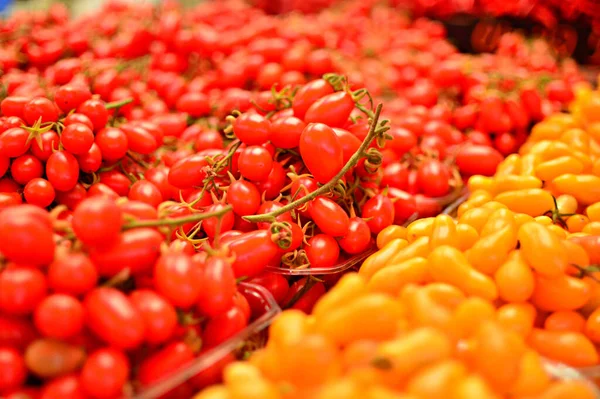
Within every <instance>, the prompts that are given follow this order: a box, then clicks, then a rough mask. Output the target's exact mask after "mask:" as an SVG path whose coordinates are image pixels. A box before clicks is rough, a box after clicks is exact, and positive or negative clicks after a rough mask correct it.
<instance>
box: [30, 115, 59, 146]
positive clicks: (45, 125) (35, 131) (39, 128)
mask: <svg viewBox="0 0 600 399" xmlns="http://www.w3.org/2000/svg"><path fill="white" fill-rule="evenodd" d="M55 126H56V123H55V122H42V117H41V116H40V117H39V118H38V120H37V121H36V122H35V123H34V124H33V126H26V125H21V128H22V129H24V130H25V131H27V132H28V133H29V137H28V138H27V143H28V144H29V143H30V142H31V140H35V142H36V144H37V145H38V146H39V148H40V149H41V148H43V146H44V144H43V142H42V135H43V134H44V133H47V132H49V131H50V130H52V129H53V128H54V127H55ZM60 149H61V145H60V144H59V148H58V149H57V150H60ZM54 151H56V150H55V149H54V148H52V152H54Z"/></svg>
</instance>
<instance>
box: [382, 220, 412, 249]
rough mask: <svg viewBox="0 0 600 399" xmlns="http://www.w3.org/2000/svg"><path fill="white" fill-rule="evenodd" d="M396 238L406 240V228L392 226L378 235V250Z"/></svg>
mask: <svg viewBox="0 0 600 399" xmlns="http://www.w3.org/2000/svg"><path fill="white" fill-rule="evenodd" d="M395 238H406V227H404V226H396V225H391V226H388V227H386V228H385V229H383V230H381V231H380V232H379V234H377V248H378V249H381V248H383V247H385V246H386V245H387V243H388V242H390V241H392V240H393V239H395Z"/></svg>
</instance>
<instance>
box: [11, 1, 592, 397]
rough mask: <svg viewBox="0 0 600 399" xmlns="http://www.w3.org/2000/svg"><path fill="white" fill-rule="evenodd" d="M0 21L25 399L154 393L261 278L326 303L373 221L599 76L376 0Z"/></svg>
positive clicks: (260, 305)
mask: <svg viewBox="0 0 600 399" xmlns="http://www.w3.org/2000/svg"><path fill="white" fill-rule="evenodd" d="M342 27H343V29H342ZM0 36H1V38H2V43H3V45H2V48H1V49H0V68H1V70H2V71H3V74H2V75H1V76H0V86H1V92H0V98H1V102H0V112H1V114H0V115H1V116H0V397H3V398H7V399H17V398H26V397H27V398H41V399H55V398H75V399H83V398H92V399H108V398H119V397H121V396H123V395H125V396H128V395H132V394H133V393H134V392H139V391H140V390H143V389H145V388H148V387H149V386H152V385H153V384H154V383H156V382H158V381H160V380H161V379H163V378H164V377H165V376H167V375H169V374H171V373H172V372H173V371H175V370H178V369H180V368H182V367H185V366H186V365H188V364H190V363H191V362H193V361H194V360H195V359H198V358H200V357H202V356H203V355H204V354H206V353H207V352H208V351H211V350H213V349H214V348H218V347H219V345H222V344H223V343H224V342H227V341H228V340H229V339H231V338H232V337H235V336H236V334H238V333H240V332H241V331H243V330H244V329H245V328H246V327H247V326H248V324H249V323H250V322H252V320H255V319H257V318H259V317H260V316H261V315H262V314H264V313H265V311H266V310H268V308H269V303H268V301H266V300H265V299H264V298H260V297H259V296H256V295H254V294H253V293H252V290H251V289H250V288H249V287H252V286H253V285H258V286H262V287H264V288H266V290H268V291H269V293H270V294H271V295H272V296H273V298H274V300H275V301H276V302H277V303H278V304H279V305H280V306H281V307H284V308H290V307H293V308H297V309H301V310H305V311H307V312H308V311H310V310H311V308H312V306H313V305H314V303H315V301H316V300H317V299H318V298H319V297H320V296H321V295H323V293H324V292H325V291H326V289H327V287H329V286H331V284H333V283H335V281H336V280H337V278H339V274H336V273H334V272H335V271H338V270H341V269H343V266H344V265H346V264H349V262H352V261H353V260H356V259H357V258H359V257H361V256H364V255H365V254H367V253H369V251H370V250H371V249H372V248H373V241H374V236H375V235H376V234H377V233H379V232H380V231H381V230H383V229H384V228H386V227H388V226H390V225H391V224H403V223H405V222H407V221H408V220H411V219H413V218H415V217H426V216H433V215H436V214H438V213H440V212H441V211H442V210H443V208H444V206H446V205H447V204H448V203H449V202H451V201H452V200H454V199H455V198H457V197H458V196H459V195H461V193H462V189H463V186H464V183H463V180H464V178H466V177H468V176H470V175H473V174H483V175H488V176H489V175H492V174H493V173H494V172H495V169H496V166H497V165H498V164H499V163H500V162H501V161H502V159H503V157H504V156H505V155H508V154H510V153H511V152H514V151H515V150H516V149H517V148H518V146H519V144H520V143H522V142H523V140H525V138H526V134H527V130H528V128H529V126H530V124H531V123H533V122H535V121H538V120H540V119H542V118H543V117H544V116H545V115H547V114H549V113H551V112H553V111H555V110H558V109H561V108H562V107H564V106H565V104H566V103H568V102H569V101H570V99H571V98H572V96H573V92H572V86H573V85H574V84H575V83H577V82H579V81H581V77H580V75H579V72H578V70H577V67H576V66H575V65H574V64H573V63H572V62H570V61H569V60H557V59H554V58H552V56H551V55H550V53H548V54H546V53H544V49H545V48H546V47H544V45H543V43H542V42H533V48H529V47H527V45H526V44H525V41H524V40H523V39H522V38H520V37H515V36H511V37H507V38H506V39H505V45H504V46H503V47H502V51H499V52H498V53H497V54H487V55H484V56H477V57H475V56H467V55H462V54H459V53H458V52H457V51H456V50H455V49H454V47H453V46H452V45H451V44H450V43H449V42H448V40H447V39H446V37H445V32H444V29H443V28H442V27H441V26H440V25H439V24H437V23H435V22H432V21H429V20H426V19H418V20H410V19H408V18H407V17H406V16H404V15H403V14H401V13H399V12H396V11H395V10H392V9H388V8H386V7H383V6H373V5H370V4H368V3H367V2H361V1H357V2H350V3H349V4H348V5H346V6H345V7H343V8H340V9H337V10H336V11H330V10H326V11H324V12H322V13H319V14H315V15H310V16H308V15H297V14H294V15H288V16H282V17H272V16H268V15H266V14H265V13H263V11H261V10H260V9H258V8H255V7H250V6H247V5H245V4H244V3H240V2H237V1H230V2H207V3H206V4H202V5H199V6H197V7H196V8H194V9H189V10H187V9H186V10H184V9H182V8H180V7H179V6H178V5H177V4H176V3H174V2H164V3H163V4H162V5H161V6H159V7H158V8H153V7H152V6H150V5H148V4H146V3H144V2H139V3H122V2H119V1H109V2H108V3H107V4H106V5H105V6H104V8H103V9H102V10H101V11H99V12H98V13H96V14H94V15H90V16H86V17H82V18H77V19H70V18H69V16H68V13H67V11H66V9H64V8H63V7H62V6H53V7H52V8H51V9H50V10H49V11H47V12H27V13H21V14H15V15H14V16H12V17H11V18H9V19H7V20H5V21H2V22H1V23H0ZM527 51H533V52H537V53H536V54H538V56H537V58H535V57H534V58H532V57H530V58H527V61H525V60H524V59H523V58H522V57H519V56H515V55H523V54H525V53H526V52H527ZM524 52H525V53H524ZM526 54H529V53H526ZM492 72H493V73H492ZM382 104H383V107H382ZM290 274H292V275H293V274H305V275H306V274H308V275H309V276H307V277H304V278H300V279H298V278H288V277H286V275H290ZM242 282H244V283H243V284H241V283H242ZM232 359H233V357H232V356H228V357H225V358H223V359H222V361H220V362H217V363H215V364H213V365H212V366H211V367H209V368H207V369H205V370H203V371H202V372H201V373H198V374H197V375H195V376H193V378H191V379H190V380H189V381H188V382H187V383H186V384H184V385H182V386H180V387H179V388H178V389H177V390H176V391H173V392H170V393H169V394H168V395H167V396H164V397H172V398H181V397H190V396H191V395H192V393H193V392H196V391H198V390H200V389H202V388H204V387H206V386H207V385H210V384H212V383H214V382H216V381H217V380H218V378H219V374H220V370H221V368H222V367H223V366H224V365H225V364H226V363H227V362H228V361H231V360H232Z"/></svg>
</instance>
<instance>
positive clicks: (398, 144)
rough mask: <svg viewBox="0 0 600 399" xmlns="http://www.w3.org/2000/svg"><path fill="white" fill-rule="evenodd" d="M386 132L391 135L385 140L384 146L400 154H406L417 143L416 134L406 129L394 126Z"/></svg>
mask: <svg viewBox="0 0 600 399" xmlns="http://www.w3.org/2000/svg"><path fill="white" fill-rule="evenodd" d="M386 133H387V134H389V135H390V136H391V139H390V140H388V141H386V143H385V148H386V149H388V148H389V149H391V150H393V151H394V152H395V153H396V154H398V155H400V156H402V155H404V154H406V153H407V152H409V151H410V150H412V149H413V148H414V147H416V145H417V136H415V134H414V133H412V132H411V131H410V130H408V129H404V128H401V127H394V128H392V129H390V130H388V131H387V132H386Z"/></svg>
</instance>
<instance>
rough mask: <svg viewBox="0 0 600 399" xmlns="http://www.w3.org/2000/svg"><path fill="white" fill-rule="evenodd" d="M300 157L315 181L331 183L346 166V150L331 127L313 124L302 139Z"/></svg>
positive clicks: (307, 128) (303, 133)
mask: <svg viewBox="0 0 600 399" xmlns="http://www.w3.org/2000/svg"><path fill="white" fill-rule="evenodd" d="M300 155H301V156H302V160H303V161H304V163H305V164H306V167H307V168H308V170H309V171H310V173H312V175H313V176H314V178H315V180H316V181H317V182H319V183H321V184H325V183H327V182H329V181H330V180H331V179H332V178H333V177H334V176H335V175H336V174H337V173H338V172H339V171H340V170H341V169H342V167H343V166H344V150H343V147H342V144H341V143H340V140H339V139H338V137H337V135H336V134H335V132H334V131H333V129H331V128H330V127H329V126H327V125H324V124H322V123H312V124H309V125H308V126H306V128H305V129H304V131H303V132H302V136H301V137H300Z"/></svg>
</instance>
